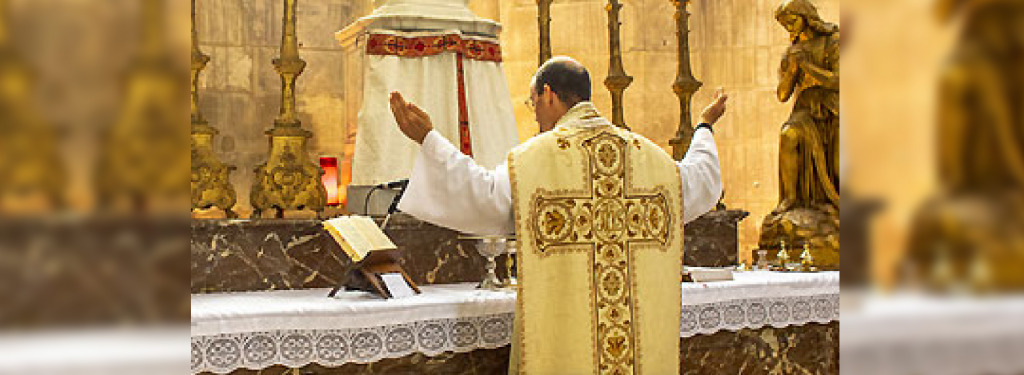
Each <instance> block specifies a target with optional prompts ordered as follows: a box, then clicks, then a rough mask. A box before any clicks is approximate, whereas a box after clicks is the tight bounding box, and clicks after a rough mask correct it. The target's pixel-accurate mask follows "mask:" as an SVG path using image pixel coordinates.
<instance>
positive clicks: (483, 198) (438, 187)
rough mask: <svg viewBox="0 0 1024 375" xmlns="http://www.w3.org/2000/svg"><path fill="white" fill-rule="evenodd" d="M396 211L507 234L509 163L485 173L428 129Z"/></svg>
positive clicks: (459, 228) (447, 224) (509, 226)
mask: <svg viewBox="0 0 1024 375" xmlns="http://www.w3.org/2000/svg"><path fill="white" fill-rule="evenodd" d="M398 209H399V210H402V212H405V213H408V214H410V215H412V216H415V217H416V218H418V219H420V220H423V221H426V222H428V223H432V224H435V225H439V226H442V227H446V228H450V229H454V230H456V231H459V232H463V233H470V234H477V235H487V234H511V233H512V232H513V230H514V227H513V225H514V223H513V218H512V186H511V184H510V183H509V176H508V166H507V165H506V164H505V163H502V164H501V165H499V166H498V167H497V168H496V169H495V170H493V171H489V170H487V169H485V168H483V167H481V166H480V165H478V164H477V163H476V162H475V161H474V160H473V159H472V158H470V157H469V156H466V155H464V154H463V153H462V152H461V151H459V150H458V149H457V148H455V146H454V145H452V144H451V142H448V140H447V139H445V138H444V137H443V136H441V134H439V133H438V132H437V131H431V132H430V133H428V134H427V137H426V138H424V139H423V145H422V147H421V148H420V152H419V155H417V156H416V163H415V164H414V166H413V170H412V175H411V176H410V177H409V186H408V187H407V188H406V190H405V195H403V196H402V200H401V201H400V202H399V203H398Z"/></svg>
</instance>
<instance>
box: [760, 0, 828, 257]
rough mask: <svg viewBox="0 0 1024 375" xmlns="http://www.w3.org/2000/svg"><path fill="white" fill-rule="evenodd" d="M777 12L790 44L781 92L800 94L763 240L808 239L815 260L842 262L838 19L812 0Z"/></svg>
mask: <svg viewBox="0 0 1024 375" xmlns="http://www.w3.org/2000/svg"><path fill="white" fill-rule="evenodd" d="M775 18H776V20H777V21H778V22H779V24H781V25H782V26H783V27H784V28H785V29H786V31H788V32H789V35H790V41H791V43H792V44H791V45H790V47H789V49H788V50H787V51H786V54H785V56H783V58H782V64H781V67H780V68H779V86H778V96H779V100H780V101H782V102H786V101H789V100H790V99H794V101H795V103H794V105H793V111H792V113H791V114H790V116H789V119H788V120H787V121H786V123H785V125H783V128H782V135H781V137H780V142H779V204H778V206H777V207H776V208H775V210H773V211H772V212H771V213H770V214H768V216H767V217H766V218H765V220H764V222H763V224H762V226H761V238H760V241H759V245H760V247H762V248H766V247H770V246H773V245H774V244H776V243H779V242H780V241H781V240H786V241H789V242H790V243H808V244H810V245H811V247H812V251H811V252H812V253H813V259H814V260H815V263H816V264H815V265H816V266H818V267H819V268H823V269H838V267H839V26H837V25H835V24H832V23H829V22H825V21H824V20H822V19H821V17H820V16H819V15H818V10H817V9H816V8H815V7H814V5H813V4H812V3H811V2H810V1H809V0H785V1H784V2H783V3H782V4H781V5H780V6H779V8H778V9H777V10H776V11H775Z"/></svg>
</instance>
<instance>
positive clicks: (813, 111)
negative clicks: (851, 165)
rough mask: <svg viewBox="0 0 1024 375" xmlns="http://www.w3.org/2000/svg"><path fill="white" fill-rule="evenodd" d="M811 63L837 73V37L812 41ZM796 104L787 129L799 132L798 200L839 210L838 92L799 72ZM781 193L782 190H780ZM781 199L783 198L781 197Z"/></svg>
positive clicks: (832, 35)
mask: <svg viewBox="0 0 1024 375" xmlns="http://www.w3.org/2000/svg"><path fill="white" fill-rule="evenodd" d="M813 42H814V43H820V44H822V46H821V47H822V48H811V49H810V50H811V51H814V52H812V53H811V59H812V60H813V61H814V64H815V65H817V66H820V67H822V68H825V69H827V70H829V71H831V72H833V73H835V74H836V75H838V74H839V35H838V34H830V35H828V36H823V37H821V38H820V39H817V40H815V41H813ZM801 75H802V76H801V77H800V82H799V85H800V87H799V91H798V92H797V93H796V103H795V104H794V105H793V112H792V114H791V116H790V118H789V120H788V121H787V124H786V125H787V126H790V127H795V128H797V129H799V131H800V135H801V139H800V142H801V144H800V145H799V146H798V150H797V152H798V153H799V155H798V156H797V157H798V166H799V167H798V169H799V171H800V172H799V175H798V176H797V181H796V186H795V188H796V189H797V197H798V200H799V201H800V202H802V203H806V204H819V203H829V204H832V205H834V206H835V207H836V208H837V209H838V207H839V89H838V88H831V87H824V86H823V85H826V84H824V83H821V82H816V81H815V80H814V79H812V78H811V77H810V76H809V75H808V74H807V73H801ZM780 190H781V189H780ZM783 198H784V197H783Z"/></svg>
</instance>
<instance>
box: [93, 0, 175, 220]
mask: <svg viewBox="0 0 1024 375" xmlns="http://www.w3.org/2000/svg"><path fill="white" fill-rule="evenodd" d="M139 4H140V6H141V8H142V20H141V22H140V25H141V26H140V27H141V28H142V30H141V33H140V34H141V35H140V39H141V40H140V48H139V50H140V52H139V55H138V56H137V57H136V59H135V61H134V62H133V64H132V66H131V67H130V68H129V71H128V77H127V79H126V88H125V101H124V105H123V106H122V107H121V109H120V112H119V114H118V118H117V120H116V121H115V123H114V124H113V126H111V127H110V128H109V129H107V132H106V133H105V134H103V140H102V142H103V148H102V152H101V155H100V159H99V164H98V168H97V176H96V184H97V186H96V191H97V198H98V205H99V207H100V208H103V209H115V210H126V211H132V212H135V213H151V212H161V211H165V210H166V211H170V212H179V213H180V212H182V208H183V207H182V206H183V205H184V199H185V197H186V196H188V193H187V191H188V190H187V189H186V186H185V185H186V182H187V181H188V180H189V176H190V169H191V155H190V154H188V153H186V152H184V150H185V145H186V144H187V142H188V135H187V133H186V132H185V129H184V127H183V126H181V124H182V123H183V122H184V120H185V119H184V116H183V113H184V111H183V109H184V96H183V95H181V93H183V92H184V91H185V85H186V83H185V80H184V79H183V78H184V77H185V75H184V74H183V73H184V66H183V65H182V64H180V62H179V60H177V56H172V54H171V53H170V51H169V42H168V40H167V35H166V33H165V30H167V25H166V22H164V18H165V4H164V1H163V0H145V1H142V2H140V3H139Z"/></svg>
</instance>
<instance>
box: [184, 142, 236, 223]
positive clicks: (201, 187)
mask: <svg viewBox="0 0 1024 375" xmlns="http://www.w3.org/2000/svg"><path fill="white" fill-rule="evenodd" d="M216 134H217V130H216V129H214V128H211V127H209V126H206V125H205V124H202V125H193V126H192V210H197V209H201V210H205V209H209V208H213V207H217V208H220V209H222V210H224V213H225V215H226V216H227V217H228V218H229V219H233V218H235V217H237V215H236V214H235V212H234V211H232V209H231V208H232V207H234V206H235V202H236V196H235V189H234V188H232V187H231V180H230V178H231V172H232V171H234V170H235V166H233V165H228V164H225V163H222V162H221V161H220V160H218V159H217V154H215V153H214V152H213V145H212V142H213V136H214V135H216Z"/></svg>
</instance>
